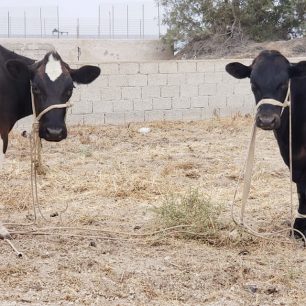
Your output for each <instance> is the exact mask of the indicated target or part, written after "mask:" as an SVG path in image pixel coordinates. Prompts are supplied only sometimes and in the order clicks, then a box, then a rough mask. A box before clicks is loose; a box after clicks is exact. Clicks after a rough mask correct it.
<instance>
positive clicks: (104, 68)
mask: <svg viewBox="0 0 306 306" xmlns="http://www.w3.org/2000/svg"><path fill="white" fill-rule="evenodd" d="M99 67H100V69H101V74H102V75H103V74H104V75H109V74H118V73H119V64H116V63H103V64H99Z"/></svg>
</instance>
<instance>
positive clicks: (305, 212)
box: [293, 182, 306, 238]
mask: <svg viewBox="0 0 306 306" xmlns="http://www.w3.org/2000/svg"><path fill="white" fill-rule="evenodd" d="M296 186H297V193H298V198H299V208H298V216H297V217H296V219H295V221H294V225H293V228H294V229H296V230H298V231H300V232H301V233H303V234H304V235H305V237H306V182H302V183H297V184H296ZM294 236H295V237H296V238H301V235H300V234H299V233H298V232H295V233H294Z"/></svg>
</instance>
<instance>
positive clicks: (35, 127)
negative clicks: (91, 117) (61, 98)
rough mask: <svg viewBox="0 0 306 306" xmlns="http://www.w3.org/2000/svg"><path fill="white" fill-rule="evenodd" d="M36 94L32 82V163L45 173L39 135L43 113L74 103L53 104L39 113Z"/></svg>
mask: <svg viewBox="0 0 306 306" xmlns="http://www.w3.org/2000/svg"><path fill="white" fill-rule="evenodd" d="M34 100H35V99H34V94H33V90H32V83H31V101H32V110H33V123H32V131H31V134H30V142H31V163H32V165H33V166H34V169H35V171H37V172H38V173H39V174H42V173H44V170H43V167H42V163H41V139H40V137H39V121H40V119H41V118H42V116H43V115H45V114H46V113H47V112H49V111H50V110H52V109H59V108H69V107H72V105H73V103H72V102H69V101H67V102H66V103H63V104H53V105H50V106H48V107H47V108H45V109H44V110H43V111H41V112H40V113H39V114H38V115H37V113H36V108H35V101H34Z"/></svg>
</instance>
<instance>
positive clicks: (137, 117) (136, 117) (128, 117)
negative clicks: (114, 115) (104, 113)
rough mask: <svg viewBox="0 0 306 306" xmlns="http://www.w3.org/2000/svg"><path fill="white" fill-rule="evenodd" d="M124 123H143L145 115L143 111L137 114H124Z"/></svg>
mask: <svg viewBox="0 0 306 306" xmlns="http://www.w3.org/2000/svg"><path fill="white" fill-rule="evenodd" d="M124 121H125V123H131V122H144V121H145V113H144V111H138V112H127V113H125V114H124Z"/></svg>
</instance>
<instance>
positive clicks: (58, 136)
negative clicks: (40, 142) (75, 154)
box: [39, 127, 67, 142]
mask: <svg viewBox="0 0 306 306" xmlns="http://www.w3.org/2000/svg"><path fill="white" fill-rule="evenodd" d="M39 137H40V138H43V139H45V140H47V141H54V142H59V141H61V140H63V139H65V138H67V129H66V127H52V128H51V127H45V128H43V129H40V131H39Z"/></svg>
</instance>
